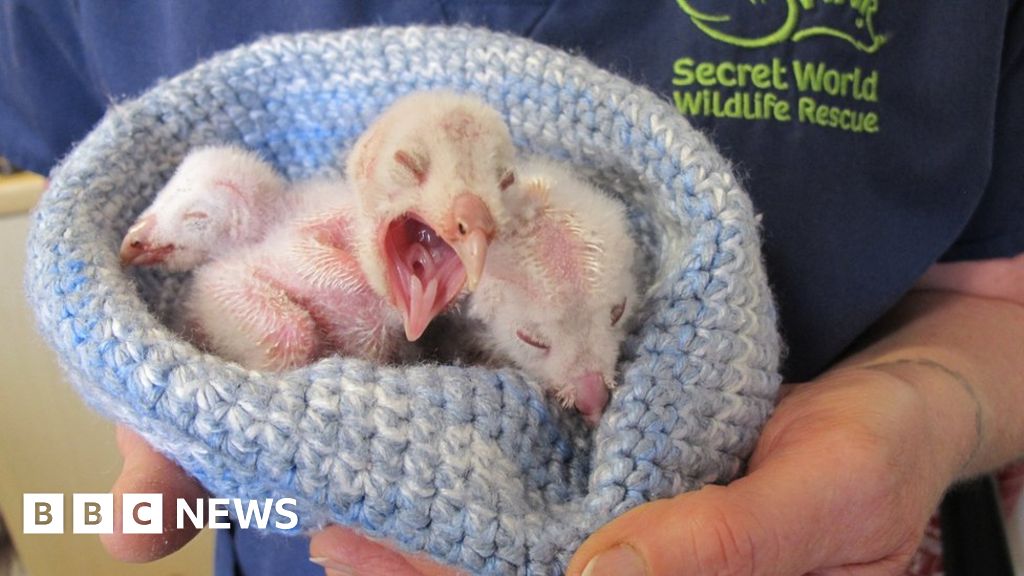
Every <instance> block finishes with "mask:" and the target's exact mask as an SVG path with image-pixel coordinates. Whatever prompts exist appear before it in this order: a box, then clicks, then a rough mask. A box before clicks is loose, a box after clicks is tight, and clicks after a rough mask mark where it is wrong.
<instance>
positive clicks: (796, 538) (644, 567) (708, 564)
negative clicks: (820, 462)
mask: <svg viewBox="0 0 1024 576" xmlns="http://www.w3.org/2000/svg"><path fill="white" fill-rule="evenodd" d="M814 493H815V490H814V489H813V487H811V486H809V485H808V482H807V480H806V479H801V478H800V477H799V476H798V475H794V474H791V473H790V472H789V471H788V470H787V469H786V467H784V466H780V467H774V466H764V467H761V468H759V469H758V470H756V471H754V472H752V473H751V475H749V476H747V477H744V478H741V479H739V480H737V481H735V482H733V483H732V484H730V485H728V486H715V485H710V486H706V487H704V488H702V489H701V490H698V491H696V492H690V493H686V494H682V495H679V496H676V497H675V498H672V499H668V500H658V501H655V502H650V503H647V504H644V505H642V506H639V507H637V508H635V509H633V510H631V511H629V512H627V513H626V514H623V515H622V516H620V517H619V518H617V519H615V520H613V521H612V522H610V523H609V524H607V525H606V526H604V527H603V528H601V529H600V530H598V531H597V532H596V533H594V534H593V535H592V536H591V537H590V538H588V539H587V541H586V542H584V543H583V545H582V546H581V547H580V549H579V550H578V551H577V552H576V554H575V556H574V557H573V559H572V561H571V562H570V564H569V569H568V571H567V574H570V575H572V576H581V575H582V576H605V575H612V574H614V575H617V576H641V575H655V574H657V575H668V574H753V573H758V574H803V573H805V572H808V571H810V570H812V569H814V567H815V566H816V565H817V564H818V563H819V561H820V560H821V555H822V554H823V552H824V549H826V548H828V543H826V542H823V541H822V540H821V536H820V535H819V534H816V533H815V532H814V529H813V527H814V526H820V523H818V522H816V521H815V518H816V517H817V516H818V515H819V514H820V512H821V509H822V508H823V506H822V505H821V503H819V502H814V501H813V499H814ZM808 498H811V500H812V501H811V502H810V503H809V502H808Z"/></svg>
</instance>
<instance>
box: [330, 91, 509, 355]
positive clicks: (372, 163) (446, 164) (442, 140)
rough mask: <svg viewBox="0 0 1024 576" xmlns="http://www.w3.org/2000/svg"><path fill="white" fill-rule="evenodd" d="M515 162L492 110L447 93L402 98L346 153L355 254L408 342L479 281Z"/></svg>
mask: <svg viewBox="0 0 1024 576" xmlns="http://www.w3.org/2000/svg"><path fill="white" fill-rule="evenodd" d="M514 157H515V149H514V147H513V145H512V138H511V136H510V134H509V131H508V128H507V126H506V125H505V123H504V121H503V119H502V118H501V116H500V115H499V114H498V113H497V111H495V110H494V109H492V108H491V107H489V106H488V105H487V104H485V103H484V102H483V101H481V100H479V99H477V98H475V97H471V96H466V95H459V94H455V93H453V92H417V93H414V94H411V95H409V96H405V97H403V98H401V99H399V100H398V101H396V102H395V103H394V104H393V105H392V106H390V107H389V108H388V109H387V110H385V111H384V112H383V113H382V114H381V115H380V117H378V118H377V119H376V120H375V121H374V123H373V124H372V125H371V126H370V127H369V129H368V130H367V131H366V132H365V133H364V134H363V136H362V137H361V138H359V140H358V141H357V142H356V144H355V146H354V147H353V149H352V151H351V153H350V155H349V158H348V161H347V166H346V169H347V174H348V178H349V182H350V183H351V185H352V186H353V188H354V189H355V190H356V194H357V196H358V198H359V206H360V211H361V212H360V217H359V226H361V230H360V232H359V233H358V237H359V239H360V241H359V243H358V244H357V249H356V252H357V255H358V257H359V260H360V262H361V263H362V264H363V268H364V270H365V272H366V277H367V279H368V281H369V283H370V285H371V286H372V287H373V288H374V289H375V290H376V291H377V292H378V294H381V295H383V296H384V297H385V298H386V299H387V300H388V302H390V303H391V304H392V305H393V306H395V308H396V309H398V310H399V311H400V312H401V314H402V319H403V323H404V327H405V335H406V338H407V339H408V340H409V341H415V340H417V339H418V338H419V337H420V335H421V334H422V333H423V331H424V330H425V329H426V328H427V326H428V325H429V323H430V321H431V320H432V319H433V318H434V317H436V316H437V315H438V314H440V313H441V312H443V311H444V310H445V309H447V308H448V306H449V305H450V304H451V303H452V301H453V300H455V298H457V297H458V296H459V294H460V293H461V292H462V290H463V288H464V287H468V288H469V289H470V290H472V289H473V288H474V287H475V286H476V284H477V282H479V280H480V276H481V274H482V272H483V269H484V263H485V261H486V257H487V249H488V245H489V244H490V243H491V241H492V240H493V239H494V238H495V236H496V235H498V234H499V233H500V231H501V230H502V229H504V228H505V227H507V226H508V216H507V214H506V210H505V208H504V202H505V199H504V198H503V195H504V192H505V191H506V190H507V189H508V188H509V187H510V186H511V185H512V184H513V182H514V181H515V176H514V174H513V172H512V165H513V162H514Z"/></svg>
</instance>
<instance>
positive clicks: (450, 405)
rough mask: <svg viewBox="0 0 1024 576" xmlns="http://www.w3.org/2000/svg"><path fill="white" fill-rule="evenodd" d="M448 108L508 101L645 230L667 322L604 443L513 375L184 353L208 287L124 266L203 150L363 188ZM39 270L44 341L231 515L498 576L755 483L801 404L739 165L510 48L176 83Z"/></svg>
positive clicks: (317, 42) (90, 189)
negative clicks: (788, 391)
mask: <svg viewBox="0 0 1024 576" xmlns="http://www.w3.org/2000/svg"><path fill="white" fill-rule="evenodd" d="M442 87H445V88H451V89H454V90H457V91H464V92H471V93H475V94H477V95H479V96H481V97H483V98H484V99H485V100H486V101H488V102H489V103H490V104H492V105H493V106H494V107H495V108H496V109H498V110H499V111H500V112H501V113H502V114H503V115H504V116H505V118H506V119H507V121H508V123H509V125H510V127H511V131H512V134H513V137H514V138H515V140H516V143H517V145H518V146H519V147H520V148H521V149H522V150H523V151H524V152H530V153H539V154H547V155H550V156H554V157H558V158H562V159H565V160H568V161H570V162H572V163H574V164H576V165H577V166H579V167H580V169H581V170H584V171H585V172H586V173H587V174H588V175H590V176H592V177H593V179H594V180H595V181H596V182H598V183H599V184H600V185H601V186H603V187H604V188H605V189H607V190H609V191H611V192H612V193H615V194H618V195H619V196H620V197H621V198H622V199H623V200H624V201H626V202H627V204H628V205H629V207H630V214H631V217H632V221H633V224H634V228H635V233H636V236H637V238H638V239H639V241H640V244H641V245H642V246H643V249H644V253H645V261H646V262H647V268H646V269H647V272H646V273H645V275H644V276H643V277H642V284H643V285H644V286H645V287H646V288H647V294H646V304H645V305H644V306H643V309H642V310H641V311H640V313H639V319H638V321H637V324H636V327H635V329H634V330H633V334H632V335H631V336H630V338H629V339H628V341H627V342H626V344H625V346H624V351H623V356H622V362H621V365H620V378H619V384H618V388H617V389H616V390H615V392H614V394H613V396H612V399H611V402H610V404H609V407H608V409H607V411H606V413H605V416H604V418H603V419H602V420H601V422H600V424H599V426H598V427H597V428H596V430H593V431H591V430H590V429H588V428H587V427H586V426H584V425H582V424H581V421H580V419H579V418H578V417H576V416H574V415H572V414H568V413H566V412H564V411H562V410H560V409H559V408H557V406H556V404H555V403H554V402H553V401H551V400H550V399H546V398H545V397H544V396H543V395H542V394H541V393H539V392H538V390H537V389H536V387H535V386H533V385H532V384H531V383H530V382H529V381H528V380H527V379H526V378H525V377H524V376H523V375H522V374H521V373H520V372H518V371H516V370H513V369H503V370H496V371H492V370H487V369H483V368H479V367H453V366H443V365H416V366H406V367H384V366H376V365H372V364H371V363H368V362H365V361H361V360H357V359H346V358H337V357H332V358H328V359H324V360H322V361H319V362H316V363H315V364H313V365H310V366H307V367H303V368H300V369H296V370H293V371H290V372H287V373H283V374H270V373H260V372H255V371H249V370H245V369H243V368H241V367H240V366H238V365H236V364H232V363H229V362H225V361H223V360H221V359H219V358H217V357H215V356H213V355H210V354H206V353H203V352H201V351H199V350H197V349H196V348H195V347H193V346H192V345H191V344H190V343H188V342H186V341H184V340H182V339H180V338H179V337H178V336H176V334H175V332H173V331H172V330H170V329H169V328H167V325H166V324H165V322H164V321H163V320H169V318H170V316H171V315H172V314H173V310H174V302H175V299H176V298H177V297H178V295H179V291H180V290H181V288H182V285H183V282H184V280H185V279H184V278H183V277H182V276H180V275H164V274H160V273H157V272H153V271H145V270H143V271H132V272H131V273H130V274H126V272H125V271H124V270H122V268H121V267H120V265H119V261H118V245H119V242H120V239H121V237H122V236H123V234H124V232H125V230H126V229H127V227H128V226H129V224H130V223H131V222H132V220H133V219H134V218H135V217H136V216H137V215H138V213H139V212H141V210H142V209H143V208H144V207H145V206H146V205H147V204H148V202H149V201H150V200H151V199H152V197H153V196H154V194H155V193H156V191H157V190H159V189H160V187H161V186H162V185H163V184H164V183H165V182H166V181H167V180H168V178H169V177H170V175H171V173H172V172H173V170H174V168H175V166H176V165H177V164H178V163H179V162H180V161H181V159H182V158H183V156H184V155H185V154H186V152H187V151H188V150H189V149H191V148H193V147H195V146H199V145H203V144H210V143H218V142H221V143H222V142H235V143H241V144H243V145H245V146H246V147H249V148H251V149H254V150H257V151H259V152H260V153H262V154H263V156H264V157H265V158H267V159H268V160H269V161H271V162H273V163H274V164H275V165H276V166H277V167H278V168H279V169H280V170H281V171H282V172H283V173H285V174H287V175H288V176H289V177H290V178H293V179H299V178H304V177H308V176H311V175H313V174H317V173H321V172H328V173H330V172H332V171H333V172H337V170H338V167H339V166H340V165H341V161H340V160H339V158H340V157H341V155H342V154H343V152H344V150H345V149H346V147H347V146H349V145H350V144H351V143H352V142H353V141H354V139H355V138H356V137H357V136H358V135H359V134H360V132H361V131H363V130H364V129H365V128H366V126H367V124H368V123H369V122H371V121H372V120H373V118H374V117H375V116H376V115H377V114H378V113H379V112H380V111H381V110H382V109H383V108H384V107H386V106H387V105H388V104H389V103H390V102H392V101H393V100H394V99H395V98H396V97H398V96H399V95H401V94H404V93H407V92H409V91H412V90H418V89H429V88H442ZM29 256H30V257H29V265H28V279H27V285H28V293H29V294H30V298H31V300H32V303H33V304H34V307H35V309H36V311H37V314H38V320H39V324H40V325H41V327H42V330H43V332H44V333H45V335H46V337H47V338H48V340H49V342H50V343H51V344H52V345H53V347H54V348H55V349H56V350H57V352H58V355H59V357H60V360H61V363H62V365H63V367H64V369H65V371H66V372H67V374H68V375H69V379H70V380H71V381H72V382H73V383H74V384H75V386H76V387H77V389H78V391H79V392H80V393H81V394H82V396H83V397H84V398H85V399H86V401H87V402H88V403H89V404H90V405H92V406H93V407H94V408H96V409H97V410H99V411H100V412H101V413H103V414H105V415H106V416H108V417H110V418H112V419H114V420H117V421H119V422H122V423H125V424H127V425H129V426H131V427H132V428H134V429H136V430H138V431H139V432H140V433H141V434H142V435H143V436H144V437H145V438H147V439H148V440H149V442H151V443H152V444H153V445H154V446H156V447H157V448H158V449H159V450H161V451H162V452H164V453H165V454H167V455H169V456H170V457H171V458H173V459H174V460H176V461H177V462H178V463H180V465H181V466H182V467H184V468H185V470H187V471H188V472H190V473H191V474H193V475H194V476H195V477H196V478H198V479H199V480H200V481H201V482H202V483H203V484H204V485H205V486H206V487H207V488H208V489H209V490H210V491H211V492H212V493H213V494H215V495H218V496H223V497H229V498H243V499H250V498H283V497H294V498H296V499H297V506H296V507H295V510H296V512H297V514H298V516H299V519H300V528H316V527H319V526H322V525H324V524H326V523H332V522H333V523H341V524H345V525H349V526H356V527H359V528H361V529H362V530H364V531H365V532H367V533H369V534H371V535H373V536H378V537H385V538H389V539H392V540H394V541H397V542H398V543H399V545H401V546H403V547H404V548H405V549H406V550H409V551H414V552H426V553H429V554H430V555H432V556H433V557H435V558H437V559H438V560H440V561H442V562H447V563H451V564H453V565H456V566H459V567H461V568H463V569H467V570H470V571H472V572H474V573H489V574H490V573H493V574H512V573H520V574H555V573H560V572H562V571H563V570H564V567H565V565H566V564H567V562H568V560H569V558H570V557H571V555H572V553H573V551H574V550H575V548H576V547H577V546H578V545H579V544H580V543H581V542H582V540H583V539H584V538H585V537H586V536H587V535H588V534H589V533H591V532H593V531H594V530H595V529H596V528H598V527H600V526H601V525H603V524H604V523H606V522H607V521H609V520H610V519H611V518H613V517H614V516H616V515H618V514H621V513H623V512H625V511H626V510H627V509H629V508H631V507H634V506H636V505H638V504H640V503H643V502H645V501H648V500H652V499H656V498H661V497H667V496H670V495H674V494H677V493H679V492H681V491H685V490H693V489H696V488H698V487H700V486H702V485H704V484H706V483H709V482H726V481H728V480H730V479H731V478H733V477H734V476H735V475H736V474H738V472H739V471H740V470H741V467H742V463H743V460H744V458H745V457H746V456H747V455H748V454H749V452H750V451H751V449H752V447H753V444H754V441H755V439H756V437H757V434H758V432H759V430H760V427H761V425H762V424H763V423H764V421H765V419H766V418H767V416H768V414H769V413H770V411H771V407H772V405H773V399H774V396H775V393H776V391H777V387H778V383H779V377H778V375H777V373H776V369H777V363H778V357H779V352H780V342H779V337H778V334H777V332H776V317H775V310H774V307H773V303H772V300H771V296H770V294H769V290H768V284H767V281H766V277H765V273H764V270H763V266H762V261H761V256H760V251H759V238H758V227H757V225H756V223H755V219H754V216H753V213H752V208H751V203H750V201H749V198H748V197H747V195H746V194H745V193H744V192H743V191H742V190H741V188H740V187H739V185H738V184H737V182H736V180H735V179H734V178H733V176H732V175H731V174H730V167H729V165H728V163H727V162H726V161H725V160H723V159H722V157H721V156H719V154H718V153H717V152H716V151H715V149H714V148H713V147H712V146H711V145H710V144H709V143H708V141H707V140H706V139H705V138H704V137H703V136H702V135H701V134H699V133H697V132H696V131H694V130H693V129H692V128H691V127H690V126H689V125H688V124H687V123H686V121H685V120H683V119H682V118H681V117H680V116H679V114H678V113H677V112H676V111H675V110H674V109H673V108H672V107H670V106H669V105H667V104H666V103H665V102H662V101H660V100H659V99H658V98H657V97H656V96H655V95H654V94H652V93H651V92H648V91H647V90H645V89H642V88H638V87H637V86H634V85H632V84H630V83H628V82H627V81H625V80H623V79H621V78H619V77H616V76H614V75H612V74H609V73H607V72H605V71H602V70H600V69H598V68H596V67H595V66H593V65H591V64H589V63H588V62H586V61H585V60H583V59H581V58H578V57H573V56H570V55H567V54H565V53H563V52H560V51H557V50H554V49H551V48H548V47H545V46H542V45H539V44H536V43H534V42H531V41H527V40H523V39H519V38H513V37H509V36H506V35H502V34H496V33H493V32H488V31H484V30H477V29H469V28H430V27H413V28H368V29H360V30H352V31H346V32H338V33H333V32H332V33H306V34H298V35H284V36H274V37H268V38H265V39H263V40H260V41H258V42H256V43H254V44H251V45H248V46H245V47H241V48H237V49H234V50H232V51H229V52H226V53H222V54H220V55H217V56H215V57H213V58H211V59H210V60H208V61H206V62H203V63H201V64H199V65H198V66H196V67H195V68H194V69H192V70H190V71H188V72H186V73H184V74H182V75H180V76H178V77H175V78H172V79H170V80H166V81H163V82H161V83H160V84H159V85H157V86H156V87H155V88H153V89H151V90H150V91H148V92H146V93H145V94H143V95H142V96H140V97H138V98H136V99H134V100H131V101H128V102H124V103H121V104H118V105H116V106H114V107H113V108H112V109H111V110H110V111H109V112H108V113H107V115H106V117H105V118H104V119H103V121H102V122H101V123H100V124H99V125H98V126H97V127H96V129H95V130H94V131H93V132H92V133H91V134H90V135H89V136H88V137H87V138H86V139H85V140H83V141H82V142H81V143H80V144H79V145H78V146H77V148H76V149H75V150H74V151H73V152H72V153H71V154H69V155H68V156H67V158H66V159H65V160H64V161H63V162H62V163H61V165H60V166H58V167H57V168H56V169H55V170H54V172H53V174H52V179H51V184H50V189H49V191H48V192H47V193H46V194H45V196H44V197H43V199H42V201H41V203H40V204H39V206H38V208H37V211H36V213H35V217H34V225H33V229H32V231H31V234H30V240H29Z"/></svg>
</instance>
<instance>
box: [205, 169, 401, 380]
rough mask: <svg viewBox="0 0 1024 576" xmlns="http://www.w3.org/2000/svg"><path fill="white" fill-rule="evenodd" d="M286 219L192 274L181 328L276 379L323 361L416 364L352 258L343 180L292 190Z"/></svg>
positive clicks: (396, 321)
mask: <svg viewBox="0 0 1024 576" xmlns="http://www.w3.org/2000/svg"><path fill="white" fill-rule="evenodd" d="M290 194H293V195H294V196H295V198H296V203H297V205H296V207H295V208H294V211H293V212H292V214H291V215H290V217H289V218H288V219H287V220H285V221H284V222H282V223H281V225H280V226H278V227H277V228H275V229H274V230H272V231H271V232H270V233H269V234H268V235H267V237H266V238H265V239H264V240H263V241H261V242H258V243H256V244H252V245H248V246H243V247H240V248H238V249H236V250H234V251H231V252H229V253H228V254H225V255H223V256H222V257H220V258H218V259H217V260H214V261H212V262H211V263H209V264H207V265H204V266H201V267H200V268H198V269H197V270H196V271H195V273H194V277H193V284H192V287H191V290H190V291H189V294H188V297H187V300H186V303H185V309H186V318H187V325H188V326H189V327H190V329H192V330H193V331H194V332H195V336H196V339H197V340H199V341H200V342H201V343H202V344H203V345H205V346H206V347H207V348H208V349H210V350H211V351H213V352H215V353H217V354H218V355H220V356H222V357H224V358H227V359H229V360H234V361H237V362H239V363H240V364H242V365H243V366H246V367H247V368H253V369H260V370H271V371H281V370H287V369H289V368H294V367H298V366H302V365H305V364H308V363H310V362H313V361H314V360H316V359H317V358H319V357H322V356H325V355H327V354H330V353H339V354H341V355H344V356H355V357H360V358H365V359H368V360H374V361H377V362H397V361H402V360H407V359H411V358H412V357H413V356H414V354H415V353H414V350H413V349H412V345H411V344H409V343H408V342H406V341H405V339H404V338H403V337H402V321H401V316H400V315H399V314H398V313H397V312H396V311H395V310H394V309H393V308H392V307H391V306H390V305H389V304H388V303H387V302H386V301H385V300H384V299H383V298H381V297H380V296H379V295H378V294H377V293H376V292H374V291H373V289H372V288H371V287H370V286H369V284H368V283H367V281H366V277H365V275H364V274H363V271H362V268H361V266H360V264H359V262H358V261H357V260H356V257H355V253H354V239H353V235H354V233H355V225H354V222H353V215H354V214H355V213H356V205H355V204H356V199H355V196H354V194H352V192H351V190H350V189H349V188H348V186H347V185H346V184H345V183H344V181H341V180H333V181H328V180H320V181H310V182H305V183H301V184H297V185H296V186H295V189H294V190H292V191H290Z"/></svg>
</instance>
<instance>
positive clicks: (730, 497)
mask: <svg viewBox="0 0 1024 576" xmlns="http://www.w3.org/2000/svg"><path fill="white" fill-rule="evenodd" d="M909 369H910V367H907V366H901V365H899V364H893V365H882V366H880V367H878V368H867V369H865V368H856V369H847V370H841V371H837V372H835V373H832V374H830V375H828V376H827V377H825V378H823V379H820V380H819V381H816V382H813V383H808V384H803V385H800V386H796V387H792V388H790V389H789V390H787V391H789V392H790V393H789V394H788V395H786V396H785V397H784V399H783V400H782V401H781V402H780V404H779V406H778V408H777V410H776V412H775V414H774V415H773V416H772V417H771V418H770V420H769V422H768V424H767V425H766V427H765V430H764V433H763V434H762V436H761V438H760V440H759V442H758V445H757V448H756V450H755V452H754V454H753V456H752V458H751V460H750V463H749V468H748V474H747V475H746V476H745V477H743V478H740V479H738V480H736V481H734V482H733V483H731V484H729V485H728V486H707V487H705V488H703V489H701V490H698V491H695V492H690V493H686V494H682V495H679V496H677V497H675V498H672V499H668V500H660V501H656V502H651V503H648V504H645V505H643V506H640V507H638V508H636V509H634V510H632V511H630V512H628V513H626V514H624V515H622V516H621V517H619V518H617V519H615V520H614V521H612V522H611V523H609V524H608V525H606V526H605V527H603V528H602V529H601V530H599V531H598V532H596V533H595V534H593V535H592V536H591V537H590V538H589V539H588V540H587V541H586V542H585V543H584V544H583V545H582V546H581V547H580V549H579V550H578V551H577V552H576V554H575V556H574V557H573V560H572V562H571V563H570V565H569V570H568V574H570V575H572V576H579V575H581V574H582V575H585V576H601V575H606V574H614V575H616V576H632V575H639V574H648V575H671V574H773V575H774V574H778V575H788V574H806V573H809V572H814V573H815V574H856V575H875V574H878V575H881V574H897V573H899V572H900V571H901V570H902V569H903V568H904V567H905V565H906V564H907V562H909V560H910V558H911V556H912V555H913V553H914V551H915V550H916V549H917V547H918V545H919V544H920V541H921V539H922V535H923V531H924V528H925V525H926V522H927V520H928V518H929V516H930V515H931V514H932V512H933V511H934V510H935V508H936V506H937V505H938V503H939V501H940V499H941V497H942V494H943V492H944V490H945V489H946V487H947V486H948V485H949V484H950V483H951V482H952V481H953V480H954V479H955V477H956V475H957V473H958V472H959V471H960V469H961V467H962V465H963V464H964V460H965V459H966V458H965V454H966V453H968V452H969V450H964V449H963V447H964V446H969V445H970V443H971V441H972V440H971V439H968V441H967V442H966V443H964V442H961V441H948V440H947V435H951V434H958V435H961V436H962V435H964V432H965V428H963V427H962V426H961V424H962V423H964V418H970V417H972V415H971V414H969V413H967V412H966V411H967V410H969V408H955V409H953V410H955V412H950V409H948V407H950V406H955V405H956V402H953V403H946V402H937V401H936V399H935V398H934V397H933V395H931V394H923V393H922V391H921V388H919V387H918V386H917V385H916V384H914V383H913V382H912V381H911V380H909V379H907V378H904V376H906V375H907V374H905V372H906V371H907V370H909ZM924 384H925V385H928V384H929V383H928V382H924ZM930 384H938V386H942V384H944V383H936V382H931V383H930ZM944 390H945V391H948V392H949V394H950V396H949V397H948V398H953V399H956V398H955V397H954V396H952V395H953V394H958V393H960V394H962V393H963V392H962V391H960V390H957V389H955V387H945V388H944ZM958 400H963V398H959V399H958ZM963 404H968V402H963ZM961 411H963V412H961ZM966 430H967V434H966V435H968V436H970V427H968V428H967V429H966ZM949 437H950V438H952V437H953V436H949Z"/></svg>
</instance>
